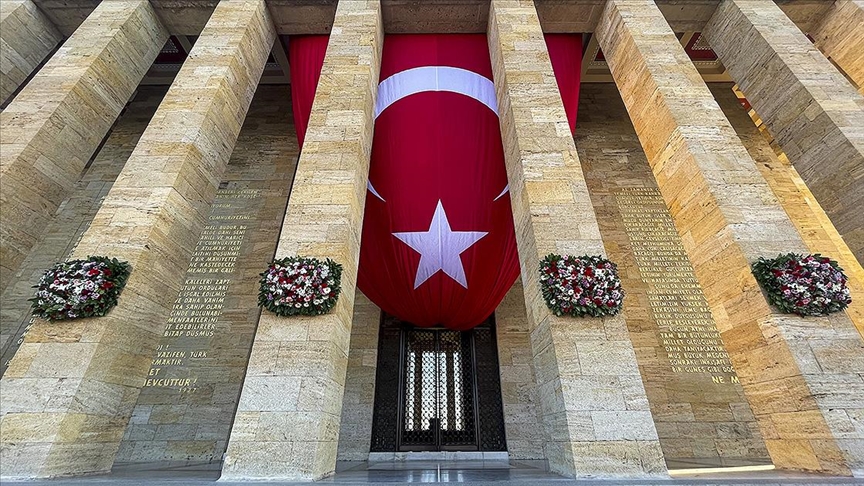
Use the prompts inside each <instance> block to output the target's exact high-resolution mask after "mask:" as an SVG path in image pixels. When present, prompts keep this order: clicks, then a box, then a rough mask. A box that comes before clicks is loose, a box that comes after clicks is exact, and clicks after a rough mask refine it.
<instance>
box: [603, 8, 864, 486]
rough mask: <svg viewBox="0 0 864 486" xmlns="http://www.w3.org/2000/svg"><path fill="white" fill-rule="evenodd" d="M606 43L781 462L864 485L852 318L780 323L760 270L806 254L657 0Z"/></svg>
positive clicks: (628, 16)
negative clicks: (771, 261)
mask: <svg viewBox="0 0 864 486" xmlns="http://www.w3.org/2000/svg"><path fill="white" fill-rule="evenodd" d="M772 3H773V2H772ZM597 37H598V40H599V42H600V46H601V48H602V49H603V53H604V55H605V56H606V59H607V61H608V63H609V67H610V69H611V71H612V76H613V77H614V78H615V83H616V84H617V85H618V89H619V91H620V92H621V95H622V98H623V99H624V104H625V106H626V107H627V111H628V112H629V114H630V119H631V121H632V122H633V125H634V128H635V129H636V133H637V135H638V136H639V140H640V142H641V143H642V146H643V148H644V149H645V154H646V156H647V158H648V162H649V163H650V165H651V168H652V170H653V172H654V176H655V177H656V179H657V184H658V186H659V188H660V191H661V193H662V194H663V198H664V199H665V201H666V205H667V206H668V207H669V208H670V212H671V214H672V217H673V219H674V221H675V225H676V226H677V228H678V232H679V233H680V234H681V237H682V240H683V243H684V247H685V249H686V251H687V254H688V256H689V257H690V260H691V261H692V263H693V267H694V270H695V272H696V277H697V279H698V280H699V283H700V285H701V286H702V288H703V289H704V291H705V296H706V298H707V299H708V304H709V306H710V308H711V313H712V315H713V317H714V321H715V322H716V323H717V327H718V329H719V330H720V333H721V337H722V340H723V343H724V345H725V346H726V348H727V350H728V351H729V354H730V358H731V360H732V363H733V365H734V366H735V369H736V371H737V373H738V376H739V377H740V379H741V383H742V385H743V387H744V392H745V395H746V396H747V400H748V401H749V403H750V406H751V408H752V410H753V412H754V414H755V415H756V419H757V422H758V423H759V427H760V429H761V431H762V435H763V437H764V438H765V443H766V446H767V448H768V451H769V453H770V454H771V458H772V460H773V461H774V463H775V464H776V465H777V466H778V467H780V468H784V469H802V470H812V471H821V472H827V473H831V474H846V475H848V474H850V472H854V473H856V474H864V440H862V439H864V430H862V429H861V428H860V427H858V428H856V425H855V424H856V423H857V421H859V420H860V418H859V417H861V416H862V414H864V402H862V401H861V397H862V396H864V382H862V380H861V376H860V371H861V370H862V369H864V342H862V340H861V337H860V336H859V334H858V332H857V331H856V330H855V328H854V326H853V325H852V323H851V322H850V320H849V317H848V316H847V315H846V313H839V314H833V315H831V316H830V317H820V318H802V317H798V316H794V315H781V314H779V313H778V312H777V311H776V309H774V308H773V307H770V306H769V305H768V303H767V301H766V299H765V297H764V295H763V294H762V292H761V290H760V288H759V285H758V284H757V283H756V280H755V278H754V277H753V275H752V273H751V271H750V264H751V263H752V262H753V261H755V260H756V259H757V258H759V257H773V256H775V255H777V254H778V253H781V252H782V253H785V252H789V251H795V252H806V250H807V247H806V246H805V245H804V243H803V241H802V240H801V237H800V236H799V235H798V232H797V231H796V229H795V227H794V226H793V224H792V223H791V222H790V220H789V217H788V216H787V215H786V213H785V212H784V211H783V208H782V207H781V206H780V203H779V202H778V201H777V199H776V197H775V196H774V195H773V194H772V192H771V189H770V188H769V187H768V184H767V183H766V182H765V180H764V179H763V178H762V177H761V176H760V174H759V172H758V170H757V169H756V167H755V164H754V161H753V159H752V158H751V157H750V156H749V154H748V153H747V151H746V149H745V148H744V146H743V145H742V143H741V141H740V140H739V139H738V137H737V136H736V135H735V131H734V130H733V129H732V127H731V126H730V124H729V122H728V120H727V119H726V118H725V117H724V116H723V113H722V112H721V111H720V108H719V106H718V105H717V103H716V101H714V98H713V96H712V95H711V92H710V91H709V90H708V88H707V87H706V86H705V83H704V82H703V81H702V79H701V77H700V76H699V73H698V72H697V71H696V68H695V67H694V66H693V64H692V63H691V62H690V59H689V58H688V57H687V54H686V53H685V52H684V49H683V48H682V47H681V44H680V43H679V42H678V39H677V38H676V37H675V34H674V33H673V32H672V29H670V28H669V27H668V25H667V24H666V23H665V19H664V17H663V14H662V13H661V12H660V10H659V9H658V8H657V6H656V5H655V4H654V2H653V1H651V0H609V2H608V3H607V4H606V8H605V10H604V12H603V14H602V16H601V19H600V23H599V25H598V28H597Z"/></svg>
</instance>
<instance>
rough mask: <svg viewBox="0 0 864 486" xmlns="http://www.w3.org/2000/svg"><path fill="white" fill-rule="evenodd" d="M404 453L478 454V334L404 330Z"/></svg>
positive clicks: (401, 432) (401, 434) (401, 444)
mask: <svg viewBox="0 0 864 486" xmlns="http://www.w3.org/2000/svg"><path fill="white" fill-rule="evenodd" d="M401 348H402V353H401V354H402V356H401V359H400V361H401V364H402V366H401V371H402V377H401V380H400V394H399V395H400V406H399V411H400V414H399V421H398V423H399V425H400V426H399V435H398V438H397V441H398V445H399V446H398V449H399V450H400V451H446V450H460V451H466V450H478V437H477V426H476V425H477V396H476V390H477V386H476V383H475V378H476V377H475V373H474V343H473V333H470V332H458V331H450V330H444V329H417V328H410V329H405V330H404V331H403V333H402V346H401Z"/></svg>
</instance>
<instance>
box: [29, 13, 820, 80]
mask: <svg viewBox="0 0 864 486" xmlns="http://www.w3.org/2000/svg"><path fill="white" fill-rule="evenodd" d="M33 1H34V3H36V4H37V5H38V6H39V7H40V8H41V9H42V10H43V11H44V12H45V14H46V15H47V16H48V17H49V18H50V19H51V21H52V22H54V24H55V25H57V27H58V28H59V29H60V31H61V32H62V33H63V34H64V35H66V36H69V35H71V33H72V32H74V31H75V29H76V28H77V27H78V25H80V24H81V22H83V21H84V19H85V18H86V17H87V15H89V14H90V12H91V11H92V10H93V9H94V8H96V5H98V4H99V1H100V0H33ZM534 1H535V4H536V6H537V13H538V16H539V17H540V21H541V23H542V25H543V29H544V31H545V32H550V33H553V32H554V33H582V34H586V36H585V40H586V48H585V57H584V58H583V80H584V81H586V82H609V81H611V80H612V78H611V76H610V75H609V72H608V69H607V68H606V66H605V61H603V59H602V56H600V53H599V49H598V48H597V45H596V41H594V40H593V39H592V37H593V36H591V35H587V34H590V33H592V32H593V31H594V27H595V26H596V25H597V21H598V19H599V17H600V14H601V12H602V10H603V7H604V5H605V3H606V0H534ZM766 1H768V0H766ZM150 2H151V3H152V4H153V5H154V7H155V9H156V11H157V13H158V14H159V16H160V18H161V19H162V22H163V23H164V24H165V26H166V27H167V28H168V30H169V32H170V33H171V34H172V36H173V37H172V39H171V41H169V44H168V45H166V49H165V51H163V56H162V57H163V60H162V61H161V62H157V64H155V65H154V68H153V69H151V72H150V73H149V74H148V76H147V78H146V79H145V84H164V83H170V80H171V79H172V78H173V75H174V74H175V73H176V70H177V69H179V64H180V63H182V60H183V59H184V58H185V53H186V52H188V50H189V49H190V48H191V45H192V43H193V42H194V39H195V36H197V35H198V34H199V33H200V32H201V30H202V29H203V28H204V25H205V24H206V23H207V19H208V18H209V17H210V14H211V12H212V11H213V9H214V8H215V6H216V4H218V3H219V1H218V0H150ZM655 2H656V3H657V5H658V7H659V8H660V10H661V11H662V12H663V14H664V15H665V17H666V20H667V21H668V22H669V25H670V26H671V27H672V30H674V31H675V32H678V33H679V34H678V35H679V39H681V40H682V45H683V46H684V47H685V48H689V49H690V51H688V52H690V53H691V58H693V60H694V63H695V64H696V65H697V68H699V70H700V72H701V73H702V75H703V76H704V77H705V79H706V81H728V80H729V79H728V76H726V75H725V74H724V73H725V69H724V68H723V66H722V64H720V62H719V61H717V60H716V59H711V58H710V56H708V57H699V56H700V55H699V54H698V53H699V52H700V51H701V53H702V54H704V53H705V50H704V49H706V48H707V49H708V51H710V48H709V47H708V46H707V45H704V41H701V40H700V39H699V37H700V36H699V32H700V31H701V30H702V28H703V27H704V26H705V23H706V22H707V21H708V19H709V18H710V17H711V15H712V14H713V13H714V10H715V9H716V7H717V5H718V3H719V2H720V0H655ZM775 2H776V3H777V4H778V5H779V6H780V8H782V9H783V10H784V11H785V12H786V14H787V15H789V17H790V18H791V19H792V20H793V21H794V22H795V23H796V24H797V25H798V27H799V28H801V30H802V31H804V32H808V31H809V30H811V29H812V28H813V27H814V26H815V23H816V22H817V21H818V20H819V19H821V18H822V16H823V15H824V14H825V12H826V11H827V9H828V7H830V5H831V2H829V1H826V0H775ZM267 3H268V6H269V7H270V12H271V15H272V17H273V21H274V23H275V24H276V28H277V31H278V33H279V34H281V35H283V36H285V35H294V34H326V33H329V31H330V28H331V26H332V23H333V16H334V13H335V11H336V4H337V0H267ZM382 9H383V12H382V14H383V18H384V30H385V32H387V33H393V34H396V33H405V34H407V33H482V32H485V31H486V22H487V18H488V15H489V0H382ZM700 42H701V43H702V44H700ZM688 44H690V45H688ZM694 47H695V49H694ZM175 49H176V50H179V52H176V53H175V54H176V55H175V56H174V57H176V59H174V60H173V61H172V60H171V59H172V58H171V56H170V54H171V52H172V50H175ZM694 53H697V55H696V57H694V56H693V54H694ZM166 54H169V55H168V56H166ZM166 59H167V61H166ZM287 61H288V60H287V56H286V55H285V49H284V42H282V43H279V44H278V45H277V46H276V47H275V49H274V52H273V55H272V59H271V62H270V63H269V64H268V67H267V69H266V70H265V73H264V77H263V78H262V82H263V83H265V84H272V83H280V84H281V83H286V82H288V81H289V78H288V69H287Z"/></svg>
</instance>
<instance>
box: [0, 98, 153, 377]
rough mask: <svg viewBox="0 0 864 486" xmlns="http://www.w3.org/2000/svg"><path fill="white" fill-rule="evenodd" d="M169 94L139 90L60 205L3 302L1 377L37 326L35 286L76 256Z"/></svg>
mask: <svg viewBox="0 0 864 486" xmlns="http://www.w3.org/2000/svg"><path fill="white" fill-rule="evenodd" d="M167 90H168V87H167V86H164V87H163V86H149V87H146V88H141V89H139V90H138V92H137V94H136V95H135V98H134V99H133V100H132V101H131V102H129V105H128V106H127V109H126V111H125V112H124V113H123V115H121V117H120V119H119V120H118V121H117V123H116V124H115V125H114V128H112V130H111V135H109V136H108V139H107V140H106V141H105V143H104V144H103V145H102V148H100V149H99V153H98V154H97V155H96V156H95V157H94V159H93V163H92V164H90V167H88V168H87V172H86V173H85V174H84V175H83V176H82V177H81V180H80V181H78V183H77V184H76V186H75V191H74V192H73V194H72V196H70V197H69V198H68V199H67V200H66V201H64V202H63V203H62V204H61V205H60V209H59V211H58V213H57V216H56V217H55V218H54V219H53V220H52V221H51V223H50V224H49V225H48V227H47V228H46V229H45V233H44V235H43V236H42V238H41V239H40V240H39V242H38V243H37V244H36V246H34V247H33V250H32V251H31V252H30V255H28V256H27V258H26V259H25V260H24V263H23V264H22V265H21V269H20V270H19V275H20V276H19V278H18V279H17V280H16V281H15V282H13V283H12V284H11V285H9V287H7V288H6V290H5V291H4V292H3V294H2V296H0V376H2V375H3V374H4V373H5V371H6V367H7V366H8V365H9V360H11V359H12V357H13V356H14V355H15V353H16V351H17V350H18V346H19V345H20V344H21V343H22V342H23V341H24V335H25V334H26V333H27V332H28V331H29V329H30V327H31V326H32V324H33V323H34V322H35V321H36V318H35V317H33V316H31V314H30V312H31V303H30V302H28V301H27V299H29V298H31V297H33V286H34V285H36V284H37V283H38V282H39V279H40V278H41V277H42V274H43V273H44V272H45V269H46V268H49V267H50V266H51V265H53V264H54V263H56V262H59V261H63V260H65V259H66V258H67V257H68V256H69V255H71V254H72V252H73V251H74V250H75V247H76V246H77V244H78V241H79V240H80V239H81V237H82V236H83V235H84V232H85V231H86V230H87V228H88V227H89V226H90V223H91V222H92V221H93V217H94V216H96V212H97V211H99V206H101V205H102V201H103V200H104V199H105V196H107V195H108V191H109V190H111V186H112V185H113V184H114V181H115V180H116V179H117V176H118V175H119V174H120V171H121V170H123V166H124V165H125V164H126V160H128V159H129V156H130V155H131V154H132V151H133V150H134V149H135V145H136V144H137V143H138V140H139V139H140V138H141V134H142V133H144V129H145V128H147V124H148V123H150V119H151V118H152V117H153V113H155V112H156V108H158V107H159V102H160V101H162V97H163V96H164V95H165V92H166V91H167ZM19 362H20V363H22V364H23V363H24V362H25V361H23V360H22V361H19Z"/></svg>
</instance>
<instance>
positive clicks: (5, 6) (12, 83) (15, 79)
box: [0, 0, 63, 109]
mask: <svg viewBox="0 0 864 486" xmlns="http://www.w3.org/2000/svg"><path fill="white" fill-rule="evenodd" d="M62 38H63V36H62V35H60V32H59V31H57V29H56V28H55V27H54V24H52V23H51V21H50V20H48V18H47V17H45V14H43V13H42V11H41V10H39V8H38V7H36V5H35V4H34V3H33V1H32V0H4V1H2V2H0V46H2V47H0V66H2V68H0V109H2V107H3V106H6V102H7V101H9V99H10V97H11V96H12V95H14V93H15V92H16V91H17V90H18V89H19V88H20V87H21V86H22V85H23V84H24V83H25V82H26V80H27V77H28V76H30V74H31V73H32V72H33V71H34V70H35V69H36V68H38V67H39V65H40V64H42V62H43V60H44V59H45V58H46V56H48V55H49V54H50V53H51V51H53V50H54V47H56V46H57V43H59V42H60V40H61V39H62Z"/></svg>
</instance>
